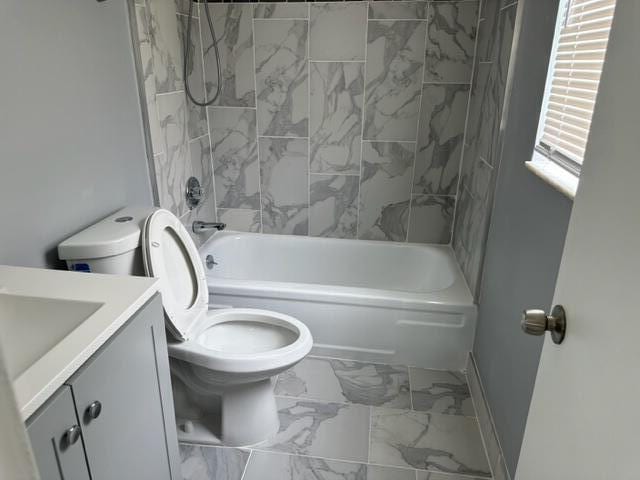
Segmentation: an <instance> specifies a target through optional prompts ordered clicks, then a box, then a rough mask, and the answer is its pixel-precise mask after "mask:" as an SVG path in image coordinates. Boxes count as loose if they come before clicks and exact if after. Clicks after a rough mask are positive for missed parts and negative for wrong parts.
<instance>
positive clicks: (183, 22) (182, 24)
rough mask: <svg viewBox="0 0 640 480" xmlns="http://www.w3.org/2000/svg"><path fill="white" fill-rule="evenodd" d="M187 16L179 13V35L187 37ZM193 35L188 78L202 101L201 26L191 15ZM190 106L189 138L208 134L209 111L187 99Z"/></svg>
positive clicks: (194, 95) (190, 43)
mask: <svg viewBox="0 0 640 480" xmlns="http://www.w3.org/2000/svg"><path fill="white" fill-rule="evenodd" d="M189 18H190V17H187V16H185V15H178V35H179V37H180V38H181V39H182V38H186V35H187V19H189ZM190 33H191V36H190V37H189V58H188V59H187V80H188V82H189V92H190V93H191V95H192V96H193V97H194V98H195V99H196V100H198V101H199V102H202V101H203V100H204V99H205V96H204V73H203V70H202V46H201V42H200V26H199V24H198V19H197V18H193V17H191V31H190ZM187 107H188V131H189V138H197V137H201V136H202V135H206V134H207V133H208V132H207V128H208V127H207V112H206V111H205V109H204V107H200V106H198V105H196V104H195V103H193V102H191V101H187Z"/></svg>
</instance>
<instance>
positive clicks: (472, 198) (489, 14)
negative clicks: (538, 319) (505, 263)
mask: <svg viewBox="0 0 640 480" xmlns="http://www.w3.org/2000/svg"><path fill="white" fill-rule="evenodd" d="M496 3H497V2H495V1H494V0H488V1H487V3H486V8H485V10H484V12H483V13H482V16H483V18H484V19H483V21H482V22H481V23H482V24H484V26H483V25H481V27H482V28H483V29H484V31H483V32H481V33H482V35H485V36H488V38H487V37H485V38H481V39H480V40H482V45H479V46H478V48H479V49H480V52H481V53H480V54H479V59H481V60H483V61H484V62H490V63H477V64H476V74H475V79H474V82H473V86H472V92H471V101H470V106H469V119H468V125H467V139H466V145H465V149H464V150H465V151H464V157H463V163H462V169H461V171H462V178H461V182H460V191H459V192H458V209H457V212H456V218H455V223H454V238H453V246H454V251H455V252H456V256H457V258H458V262H459V263H460V265H461V267H462V272H463V274H464V276H465V278H466V280H467V283H468V284H469V288H470V289H471V292H472V293H473V294H474V295H476V296H477V295H479V291H480V287H481V285H480V281H481V278H482V263H483V261H484V250H485V245H486V241H487V234H488V229H489V225H490V220H491V218H490V217H491V208H492V203H493V193H494V189H495V182H496V177H497V174H498V168H499V166H500V150H501V147H500V143H501V138H500V122H501V120H502V114H503V111H502V110H503V104H504V100H505V95H506V84H507V74H508V70H509V62H510V57H511V50H512V42H513V38H514V30H515V22H516V13H517V8H518V4H517V3H513V4H511V5H510V6H507V7H504V8H501V9H500V8H499V7H498V6H497V5H496Z"/></svg>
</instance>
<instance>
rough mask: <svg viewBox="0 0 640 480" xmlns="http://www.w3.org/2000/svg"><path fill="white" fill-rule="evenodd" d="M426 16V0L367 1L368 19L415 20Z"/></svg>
mask: <svg viewBox="0 0 640 480" xmlns="http://www.w3.org/2000/svg"><path fill="white" fill-rule="evenodd" d="M426 18H427V2H425V1H424V0H419V1H402V2H398V1H392V2H385V1H373V2H369V19H370V20H373V19H375V20H385V19H389V20H402V19H406V20H416V19H426Z"/></svg>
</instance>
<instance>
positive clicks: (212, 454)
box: [180, 444, 249, 480]
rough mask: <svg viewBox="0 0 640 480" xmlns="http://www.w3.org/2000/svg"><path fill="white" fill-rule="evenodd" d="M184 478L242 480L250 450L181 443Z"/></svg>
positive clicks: (196, 479)
mask: <svg viewBox="0 0 640 480" xmlns="http://www.w3.org/2000/svg"><path fill="white" fill-rule="evenodd" d="M180 459H181V461H182V465H181V473H182V478H183V479H184V480H211V479H214V478H215V479H219V480H241V479H242V474H243V472H244V469H245V466H246V464H247V460H248V459H249V452H248V451H246V450H241V449H238V448H225V447H205V446H199V445H188V444H180Z"/></svg>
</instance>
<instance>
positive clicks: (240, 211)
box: [136, 0, 479, 244]
mask: <svg viewBox="0 0 640 480" xmlns="http://www.w3.org/2000/svg"><path fill="white" fill-rule="evenodd" d="M188 5H189V4H188V2H187V1H184V0H140V4H139V5H137V6H136V13H137V17H138V26H139V28H138V34H139V37H140V42H139V45H140V56H141V59H142V64H143V70H144V74H145V78H144V86H145V95H146V98H147V107H148V114H149V115H148V116H149V123H150V125H149V129H150V132H151V139H152V147H153V155H154V166H155V177H156V181H157V185H158V194H159V202H160V205H161V206H162V207H164V208H167V209H169V210H171V211H173V212H174V213H176V214H177V215H179V216H181V217H182V218H183V220H184V221H185V223H186V222H189V221H191V220H192V219H194V218H196V217H197V218H198V219H203V220H212V219H214V218H216V217H217V219H218V220H220V221H223V222H226V223H227V224H228V226H229V227H230V228H232V229H235V230H244V231H255V232H264V233H280V234H296V235H313V236H323V237H339V238H351V239H374V240H392V241H401V242H403V241H409V242H427V243H445V244H446V243H449V242H450V241H451V235H452V232H451V231H452V224H453V217H454V212H455V208H456V198H457V188H458V176H459V170H460V162H461V156H462V146H463V138H464V128H465V121H466V116H467V106H468V103H469V102H468V100H469V92H470V84H471V78H472V70H473V63H474V51H475V39H476V28H477V22H478V10H479V3H478V1H476V0H471V1H458V2H455V1H400V2H384V1H375V2H364V1H361V2H331V3H318V2H316V3H302V2H301V3H273V4H272V3H224V4H222V3H211V4H210V10H211V13H212V15H213V18H214V27H215V30H216V35H217V36H218V41H219V47H220V53H221V66H222V70H223V84H222V89H221V94H220V96H219V98H218V99H217V100H216V102H215V104H214V105H213V106H211V107H208V108H206V109H205V108H200V107H196V106H194V105H193V104H192V103H191V102H189V101H187V98H186V95H185V93H184V81H183V78H182V77H183V74H182V57H183V52H182V41H181V37H182V35H183V34H184V32H185V29H186V22H187V20H188V16H187V15H186V13H187V12H188ZM191 22H192V30H191V39H190V41H191V46H192V48H191V51H192V52H193V54H192V55H191V58H189V59H188V62H187V65H188V76H189V85H190V87H191V91H192V92H193V93H194V95H195V96H196V97H197V98H200V99H202V98H204V96H205V95H206V97H207V98H212V96H213V94H214V93H215V90H216V80H217V78H216V72H217V70H216V65H215V57H214V52H213V48H212V39H211V38H210V33H209V28H208V26H207V20H206V16H205V14H204V6H203V5H201V4H196V3H194V10H193V17H192V18H191ZM191 175H195V176H197V177H198V178H199V179H200V180H201V182H203V184H204V188H205V195H206V197H205V200H204V202H203V205H202V206H201V207H200V208H199V210H198V211H196V212H191V213H189V211H188V209H187V205H186V202H185V200H184V194H183V192H184V185H185V182H186V180H187V178H188V177H189V176H191Z"/></svg>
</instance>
